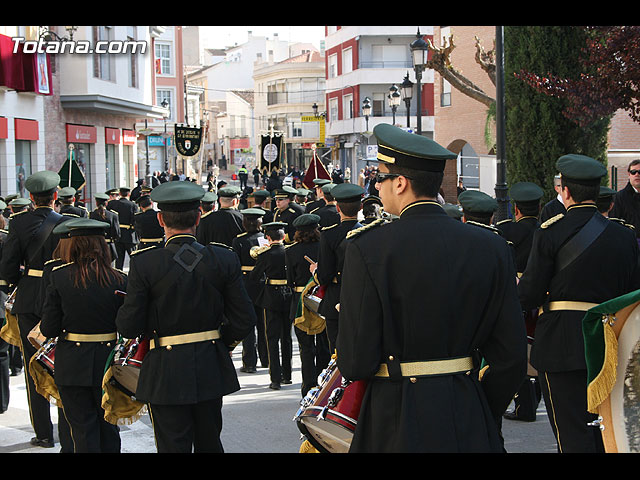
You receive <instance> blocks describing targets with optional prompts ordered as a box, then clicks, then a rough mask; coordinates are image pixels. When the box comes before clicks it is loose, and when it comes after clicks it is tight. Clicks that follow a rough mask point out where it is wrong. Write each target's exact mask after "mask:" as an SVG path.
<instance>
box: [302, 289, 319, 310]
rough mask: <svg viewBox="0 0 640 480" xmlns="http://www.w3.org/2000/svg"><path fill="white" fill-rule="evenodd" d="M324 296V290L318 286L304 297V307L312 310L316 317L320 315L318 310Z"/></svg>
mask: <svg viewBox="0 0 640 480" xmlns="http://www.w3.org/2000/svg"><path fill="white" fill-rule="evenodd" d="M323 296H324V288H322V286H320V285H316V286H315V287H313V288H310V289H309V291H308V292H307V293H306V295H304V296H303V297H302V301H303V302H304V306H305V307H307V308H308V309H309V310H311V311H312V312H313V313H315V314H316V315H320V314H319V313H318V308H320V302H322V297H323Z"/></svg>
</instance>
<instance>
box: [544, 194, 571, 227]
mask: <svg viewBox="0 0 640 480" xmlns="http://www.w3.org/2000/svg"><path fill="white" fill-rule="evenodd" d="M566 211H567V209H566V208H564V204H563V203H562V202H561V201H560V200H558V198H554V199H553V200H550V201H549V202H547V203H545V204H544V206H543V207H542V210H541V211H540V221H541V222H546V221H547V220H549V219H550V218H553V217H555V216H556V215H559V214H561V213H565V212H566Z"/></svg>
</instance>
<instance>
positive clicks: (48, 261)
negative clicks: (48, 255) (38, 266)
mask: <svg viewBox="0 0 640 480" xmlns="http://www.w3.org/2000/svg"><path fill="white" fill-rule="evenodd" d="M60 260H62V259H61V258H52V259H51V260H47V261H46V262H44V264H45V265H48V264H50V263H53V262H59V261H60Z"/></svg>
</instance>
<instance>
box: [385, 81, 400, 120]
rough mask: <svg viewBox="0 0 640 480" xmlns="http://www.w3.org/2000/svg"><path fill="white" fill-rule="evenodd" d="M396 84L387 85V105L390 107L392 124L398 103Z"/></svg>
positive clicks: (398, 95) (398, 96) (398, 94)
mask: <svg viewBox="0 0 640 480" xmlns="http://www.w3.org/2000/svg"><path fill="white" fill-rule="evenodd" d="M399 90H400V89H399V88H398V86H397V85H395V84H393V85H391V87H389V95H387V98H388V99H389V106H390V107H391V111H392V112H393V124H392V125H395V124H396V110H398V106H399V105H400V92H399Z"/></svg>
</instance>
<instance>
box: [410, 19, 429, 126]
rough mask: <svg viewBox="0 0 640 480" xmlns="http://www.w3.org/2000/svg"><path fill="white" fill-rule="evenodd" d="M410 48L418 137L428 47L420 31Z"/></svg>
mask: <svg viewBox="0 0 640 480" xmlns="http://www.w3.org/2000/svg"><path fill="white" fill-rule="evenodd" d="M409 48H411V59H412V60H413V69H414V70H415V72H416V86H417V90H416V94H417V96H416V103H417V106H416V111H417V112H418V118H417V120H418V128H417V129H418V135H422V100H421V98H420V97H421V96H422V95H421V94H422V92H421V87H420V81H421V80H422V72H423V71H424V68H425V65H426V64H427V56H428V54H429V45H428V44H427V42H425V41H424V39H423V38H422V35H420V29H419V28H418V33H416V39H415V40H414V41H413V42H411V45H409Z"/></svg>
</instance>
